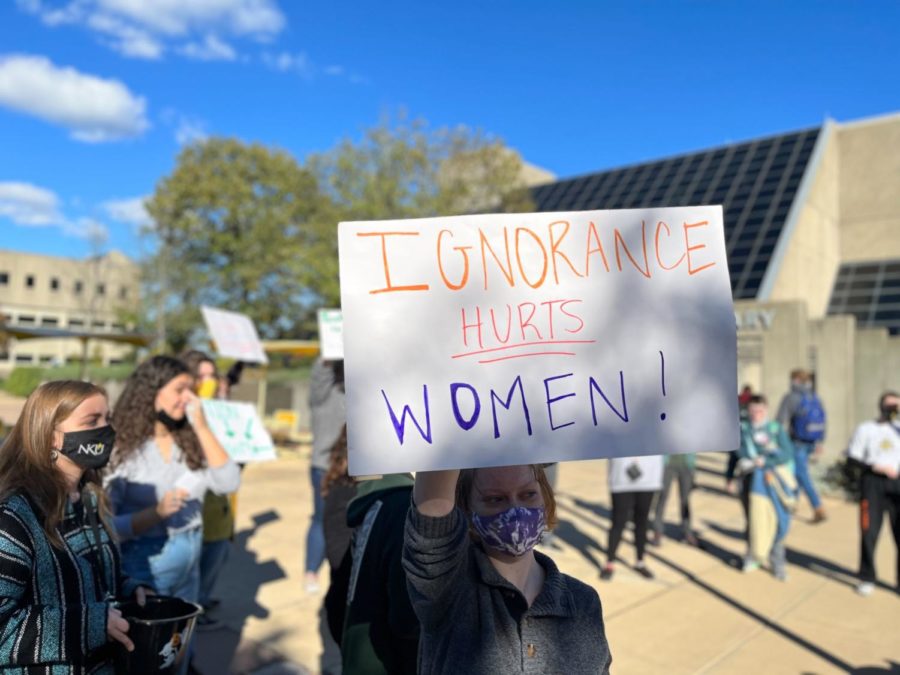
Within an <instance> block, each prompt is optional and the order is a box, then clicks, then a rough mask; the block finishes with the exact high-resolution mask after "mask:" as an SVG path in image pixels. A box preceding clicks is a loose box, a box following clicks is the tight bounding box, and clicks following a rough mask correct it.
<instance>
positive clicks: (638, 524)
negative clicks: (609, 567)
mask: <svg viewBox="0 0 900 675" xmlns="http://www.w3.org/2000/svg"><path fill="white" fill-rule="evenodd" d="M653 495H654V493H653V492H614V493H613V496H612V529H611V530H610V531H609V550H608V554H609V562H614V561H615V559H616V550H617V549H618V548H619V542H620V541H622V532H624V531H625V526H626V525H627V524H628V521H629V520H631V521H633V522H634V544H635V547H636V548H637V559H638V562H640V561H641V560H643V559H644V548H645V547H646V546H647V524H648V522H649V520H650V504H652V503H653Z"/></svg>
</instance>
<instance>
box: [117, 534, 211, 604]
mask: <svg viewBox="0 0 900 675" xmlns="http://www.w3.org/2000/svg"><path fill="white" fill-rule="evenodd" d="M202 545H203V532H202V530H200V529H199V528H197V529H194V530H189V531H187V532H179V533H177V534H173V535H171V536H169V537H138V538H137V539H132V540H129V541H125V542H122V569H123V570H124V572H125V574H126V575H127V576H129V577H132V578H134V579H139V580H141V581H147V582H150V583H151V584H152V585H153V587H154V588H155V589H156V592H157V593H159V594H160V595H172V596H175V597H176V598H181V599H183V600H187V601H189V602H197V600H198V598H199V596H200V551H201V548H202Z"/></svg>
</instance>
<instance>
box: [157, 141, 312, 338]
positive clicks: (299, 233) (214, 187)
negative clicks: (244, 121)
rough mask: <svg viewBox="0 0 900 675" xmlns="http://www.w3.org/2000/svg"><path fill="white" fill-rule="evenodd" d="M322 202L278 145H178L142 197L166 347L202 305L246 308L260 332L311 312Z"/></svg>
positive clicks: (284, 328) (274, 332) (283, 331)
mask: <svg viewBox="0 0 900 675" xmlns="http://www.w3.org/2000/svg"><path fill="white" fill-rule="evenodd" d="M321 201H322V199H321V196H320V195H319V192H318V189H317V186H316V180H315V178H314V177H313V175H312V174H311V173H310V172H309V171H308V170H306V169H304V168H302V167H301V166H300V165H299V164H298V163H297V161H296V160H295V159H294V158H293V157H292V156H291V155H289V154H287V153H286V152H283V151H280V150H273V149H270V148H266V147H264V146H262V145H259V144H245V143H242V142H240V141H238V140H234V139H228V138H212V139H208V140H205V141H202V142H199V143H196V144H193V145H190V146H188V147H186V148H185V149H184V150H183V151H182V152H181V154H180V155H179V156H178V160H177V164H176V167H175V170H174V171H173V172H172V173H171V174H170V175H169V176H167V177H165V178H164V179H163V180H162V181H161V182H160V183H159V184H158V186H157V188H156V191H155V193H154V194H153V196H152V197H150V199H149V200H148V201H147V203H146V208H147V211H148V213H149V214H150V216H151V217H152V219H153V221H154V225H153V226H152V228H151V235H152V238H153V240H154V244H155V251H154V254H153V255H152V256H150V257H149V258H148V259H147V262H146V264H145V269H144V271H145V278H146V286H147V290H148V299H149V300H150V303H151V305H152V306H153V311H154V312H155V313H156V317H155V319H156V321H157V328H158V332H160V333H162V334H164V335H165V341H166V342H167V343H168V346H169V347H171V348H173V349H175V350H178V349H181V348H183V347H184V346H185V345H186V344H187V343H188V342H189V341H190V339H191V337H192V335H193V334H194V332H195V331H196V330H197V329H198V328H200V327H201V326H202V319H201V316H200V306H201V305H204V304H207V305H212V306H216V307H222V308H225V309H229V310H232V311H237V312H243V313H245V314H247V315H249V316H250V317H251V318H252V319H253V320H254V321H255V322H256V325H257V326H258V328H259V330H260V332H261V334H262V336H263V337H264V338H265V337H267V338H278V337H289V336H293V335H294V334H295V333H296V329H297V327H298V324H301V323H302V322H303V320H304V318H306V317H305V314H306V313H308V312H309V306H310V301H309V297H308V295H309V291H308V289H310V288H311V287H313V283H314V280H315V275H313V274H311V273H310V269H311V268H312V267H314V266H315V264H316V261H315V258H314V251H315V250H316V248H317V247H316V245H315V238H316V236H317V235H316V232H315V229H314V228H313V227H311V225H310V217H311V215H312V214H313V213H314V212H315V210H316V209H317V208H319V206H320V204H321Z"/></svg>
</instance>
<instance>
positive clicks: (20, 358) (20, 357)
mask: <svg viewBox="0 0 900 675" xmlns="http://www.w3.org/2000/svg"><path fill="white" fill-rule="evenodd" d="M32 361H34V357H33V356H32V355H31V354H16V363H31V362H32Z"/></svg>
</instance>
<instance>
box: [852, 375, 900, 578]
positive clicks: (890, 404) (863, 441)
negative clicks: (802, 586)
mask: <svg viewBox="0 0 900 675" xmlns="http://www.w3.org/2000/svg"><path fill="white" fill-rule="evenodd" d="M878 407H879V409H880V412H881V415H880V417H879V418H878V420H870V421H867V422H863V423H862V424H860V425H859V426H858V427H857V428H856V431H855V432H854V433H853V438H852V439H851V440H850V447H849V448H848V450H847V455H848V456H849V457H850V459H851V460H854V461H856V462H858V463H860V464H862V465H863V474H862V478H861V484H860V488H861V497H860V502H859V509H860V519H859V522H860V529H861V534H862V537H861V549H860V563H859V579H860V583H859V585H858V586H857V587H856V590H857V592H858V593H859V594H860V595H869V594H870V593H871V592H872V590H873V589H874V588H875V546H876V544H877V543H878V534H879V532H880V530H881V522H882V520H883V519H884V512H885V511H887V512H888V516H889V518H890V522H891V530H892V531H893V534H894V543H895V544H896V546H897V590H898V591H900V478H898V476H900V426H898V425H900V419H898V410H900V395H898V394H897V393H896V392H893V391H889V392H885V393H884V394H882V396H881V399H880V400H879V402H878Z"/></svg>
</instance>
